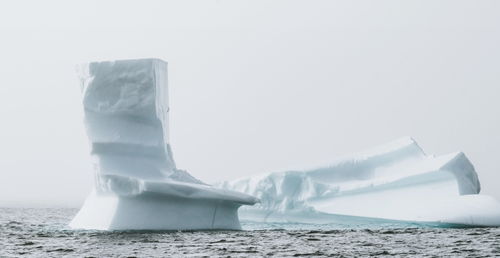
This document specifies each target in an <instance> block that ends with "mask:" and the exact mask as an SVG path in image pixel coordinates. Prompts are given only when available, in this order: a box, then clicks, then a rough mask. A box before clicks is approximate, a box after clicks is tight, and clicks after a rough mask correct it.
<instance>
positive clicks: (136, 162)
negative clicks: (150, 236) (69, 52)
mask: <svg viewBox="0 0 500 258" xmlns="http://www.w3.org/2000/svg"><path fill="white" fill-rule="evenodd" d="M78 70H79V75H80V79H81V83H82V84H81V87H82V92H83V107H84V111H85V125H86V130H87V134H88V137H89V139H90V145H91V155H92V158H93V160H94V167H95V179H96V180H95V189H94V190H93V191H92V193H91V194H90V195H89V197H88V198H87V199H86V201H85V203H84V205H83V207H82V208H81V209H80V211H79V212H78V214H77V215H76V216H75V218H74V219H73V220H72V221H71V223H70V226H71V227H72V228H78V229H99V230H160V229H161V230H182V229H240V223H239V220H238V213H237V210H238V208H239V207H240V206H241V205H244V204H248V205H252V204H254V203H255V202H256V201H257V199H256V198H254V197H252V196H249V195H246V194H242V193H238V192H234V191H230V190H222V189H218V188H214V187H212V186H209V185H206V184H204V183H202V182H201V181H199V180H197V179H196V178H194V177H192V176H191V175H190V174H189V173H187V172H186V171H183V170H179V169H177V168H176V165H175V163H174V159H173V156H172V150H171V148H170V144H169V139H168V126H169V122H168V114H169V105H168V88H167V63H166V62H163V61H161V60H158V59H141V60H122V61H110V62H95V63H90V64H86V65H82V66H81V67H79V69H78Z"/></svg>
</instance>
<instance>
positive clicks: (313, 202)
mask: <svg viewBox="0 0 500 258" xmlns="http://www.w3.org/2000/svg"><path fill="white" fill-rule="evenodd" d="M219 186H220V187H223V188H225V189H230V190H235V191H240V192H244V193H247V194H250V195H253V196H256V197H258V198H260V199H261V203H259V204H257V205H255V206H253V207H248V208H246V207H245V208H242V209H240V218H242V219H245V220H252V221H260V222H311V223H345V224H349V223H362V222H363V221H366V220H367V218H376V219H384V220H381V221H385V220H398V221H409V222H420V223H446V224H459V225H479V226H500V202H498V201H497V200H495V199H494V198H492V197H490V196H486V195H480V194H479V192H480V184H479V179H478V176H477V173H476V171H475V169H474V166H473V165H472V164H471V162H470V161H469V160H468V159H467V157H466V156H465V155H464V154H463V153H461V152H457V153H452V154H449V155H444V156H438V157H435V156H433V155H426V154H425V153H424V152H423V151H422V149H421V148H420V147H419V146H418V144H417V143H416V142H415V141H414V140H413V139H411V138H404V139H400V140H397V141H394V142H391V143H388V144H386V145H383V146H380V147H377V148H374V149H372V150H368V151H365V152H363V153H360V154H357V155H354V156H351V157H346V158H343V159H340V160H338V161H337V162H334V163H333V164H331V165H330V166H326V167H320V168H316V169H310V170H301V171H286V172H276V173H270V174H264V175H260V176H254V177H250V178H243V179H239V180H235V181H231V182H222V183H220V184H219Z"/></svg>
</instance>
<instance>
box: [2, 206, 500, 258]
mask: <svg viewBox="0 0 500 258" xmlns="http://www.w3.org/2000/svg"><path fill="white" fill-rule="evenodd" d="M76 212H77V210H75V209H17V208H0V257H19V256H31V257H271V256H273V257H300V256H309V257H327V256H328V257H329V256H332V257H360V256H384V257H389V256H399V257H403V256H404V257H406V256H414V257H446V256H448V257H492V256H500V228H438V227H432V226H425V227H422V226H416V225H411V224H381V225H376V226H375V225H369V226H367V225H365V226H358V227H357V228H346V227H345V226H340V225H310V224H287V223H281V224H259V223H257V224H256V223H250V222H243V223H242V226H243V228H244V230H243V231H196V232H180V231H176V232H161V231H149V232H146V231H144V232H142V231H141V232H137V231H132V232H102V231H80V230H70V229H68V228H67V223H68V222H69V221H70V219H71V218H72V217H73V215H74V214H75V213H76Z"/></svg>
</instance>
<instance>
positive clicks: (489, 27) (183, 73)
mask: <svg viewBox="0 0 500 258" xmlns="http://www.w3.org/2000/svg"><path fill="white" fill-rule="evenodd" d="M499 46H500V2H498V1H457V0H452V1H435V0H432V1H399V0H395V1H371V0H370V1H351V0H350V1H315V0H304V1H289V0H287V1H269V0H266V1H257V0H249V1H223V0H220V1H207V0H204V1H186V0H182V1H181V0H179V1H172V2H166V1H2V2H1V3H0V117H1V120H0V121H1V122H0V123H1V124H0V125H1V126H0V157H1V158H0V206H5V205H9V206H12V205H16V206H72V207H77V206H79V205H80V204H81V202H82V201H83V199H84V198H85V196H86V195H87V193H88V192H89V191H90V189H91V185H92V168H91V164H90V158H89V154H88V151H89V148H88V143H87V139H86V136H85V133H84V129H83V123H82V107H81V98H80V92H79V85H78V82H77V79H76V75H75V70H74V66H75V65H76V64H78V63H82V62H86V61H93V60H107V59H128V58H141V57H158V58H161V59H164V60H166V61H168V62H169V86H170V101H171V120H170V121H171V125H170V129H171V133H170V137H171V143H172V147H173V151H174V157H175V160H176V163H177V165H178V167H180V168H183V169H187V170H188V171H189V172H190V173H191V174H193V175H194V176H196V177H198V178H200V179H202V180H204V181H206V182H214V181H217V180H225V179H234V178H237V177H241V176H247V175H251V174H257V173H263V172H269V171H276V170H283V169H294V168H295V169H296V168H305V167H316V166H319V165H324V164H328V163H329V162H330V161H332V160H335V159H336V158H337V157H338V156H340V155H343V154H348V153H352V152H356V151H359V150H362V149H364V148H366V147H371V146H374V145H377V144H380V143H384V142H386V141H390V140H393V139H396V138H399V137H401V136H413V137H414V138H415V139H416V140H417V141H418V142H419V143H420V145H421V146H422V147H423V148H424V149H425V150H426V151H427V152H428V153H435V154H445V153H449V152H453V151H457V150H462V151H464V152H465V153H466V155H467V156H468V157H469V158H470V159H471V161H472V162H473V163H474V165H475V166H476V169H477V171H478V173H479V176H480V180H481V182H482V185H483V193H488V194H493V195H494V196H496V197H497V198H500V162H499V160H500V158H499V157H500V148H499V147H498V146H500V101H498V99H499V97H500V47H499Z"/></svg>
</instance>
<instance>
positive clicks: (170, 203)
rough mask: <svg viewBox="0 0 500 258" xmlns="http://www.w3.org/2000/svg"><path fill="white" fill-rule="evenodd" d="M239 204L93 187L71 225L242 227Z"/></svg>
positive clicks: (105, 227)
mask: <svg viewBox="0 0 500 258" xmlns="http://www.w3.org/2000/svg"><path fill="white" fill-rule="evenodd" d="M239 206H240V205H237V204H234V203H231V202H226V201H221V200H206V199H192V198H182V197H176V196H164V195H160V194H155V193H144V194H141V195H138V196H119V195H114V194H99V193H96V191H94V192H92V193H91V194H90V195H89V196H88V197H87V199H86V201H85V203H84V205H83V207H82V208H81V209H80V211H79V212H78V214H77V215H76V216H75V218H74V219H73V220H72V221H71V223H70V225H69V226H70V227H71V228H73V229H93V230H211V229H225V230H240V229H241V226H240V223H239V220H238V211H237V209H238V208H239Z"/></svg>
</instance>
